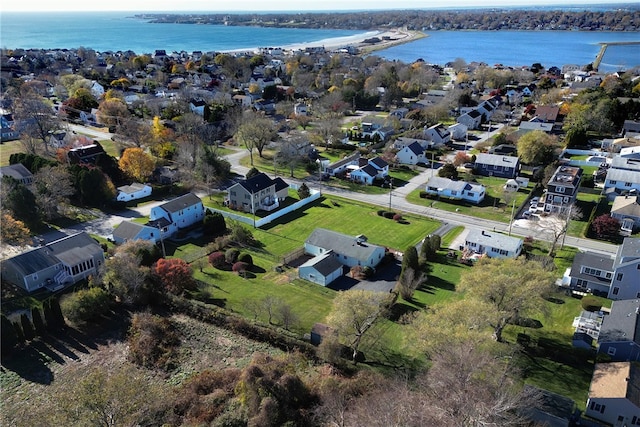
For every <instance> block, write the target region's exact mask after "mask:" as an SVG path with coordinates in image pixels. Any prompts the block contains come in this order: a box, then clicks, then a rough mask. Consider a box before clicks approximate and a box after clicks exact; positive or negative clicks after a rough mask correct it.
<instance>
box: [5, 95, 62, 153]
mask: <svg viewBox="0 0 640 427" xmlns="http://www.w3.org/2000/svg"><path fill="white" fill-rule="evenodd" d="M14 116H15V120H16V127H17V128H18V129H19V130H20V133H21V135H22V139H21V141H22V142H23V145H24V148H25V150H26V151H27V152H29V153H32V154H35V152H36V149H37V146H38V145H39V143H42V144H43V145H44V149H45V152H46V153H49V147H48V144H47V142H48V138H49V136H50V135H51V134H52V133H54V132H56V131H58V130H61V129H62V122H61V121H60V118H59V117H58V116H57V115H56V114H55V112H54V111H53V109H52V108H51V107H50V106H49V105H48V104H47V103H46V102H45V100H44V98H43V97H41V96H40V95H38V94H37V93H35V92H33V91H27V92H26V93H23V94H22V95H21V96H20V97H19V98H17V99H16V100H15V108H14Z"/></svg>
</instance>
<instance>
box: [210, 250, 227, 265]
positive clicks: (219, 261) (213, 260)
mask: <svg viewBox="0 0 640 427" xmlns="http://www.w3.org/2000/svg"><path fill="white" fill-rule="evenodd" d="M226 263H227V261H226V259H225V255H224V252H221V251H216V252H213V253H211V254H209V264H211V265H212V266H213V267H215V268H218V269H220V268H224V266H225V264H226Z"/></svg>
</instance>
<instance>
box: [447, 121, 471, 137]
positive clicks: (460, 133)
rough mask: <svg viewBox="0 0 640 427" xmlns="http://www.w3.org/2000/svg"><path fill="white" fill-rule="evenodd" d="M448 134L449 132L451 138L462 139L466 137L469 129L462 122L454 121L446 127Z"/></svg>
mask: <svg viewBox="0 0 640 427" xmlns="http://www.w3.org/2000/svg"><path fill="white" fill-rule="evenodd" d="M447 130H448V131H449V134H451V138H452V139H455V140H458V141H462V140H465V139H466V138H467V133H468V132H469V129H468V128H467V127H466V126H465V125H464V124H462V123H456V124H453V125H451V126H449V127H448V128H447Z"/></svg>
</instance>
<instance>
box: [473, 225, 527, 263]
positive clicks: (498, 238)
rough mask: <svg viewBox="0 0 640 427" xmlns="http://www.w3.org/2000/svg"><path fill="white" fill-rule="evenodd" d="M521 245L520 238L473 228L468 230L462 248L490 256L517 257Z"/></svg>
mask: <svg viewBox="0 0 640 427" xmlns="http://www.w3.org/2000/svg"><path fill="white" fill-rule="evenodd" d="M522 246H523V241H522V239H519V238H517V237H511V236H507V235H504V234H501V233H496V232H491V233H490V232H488V231H485V230H478V229H475V228H474V229H471V230H469V232H468V233H467V236H466V237H465V242H464V249H466V250H469V251H473V252H475V253H478V254H482V255H485V254H486V255H487V256H488V257H490V258H517V257H518V256H519V255H520V254H521V253H522Z"/></svg>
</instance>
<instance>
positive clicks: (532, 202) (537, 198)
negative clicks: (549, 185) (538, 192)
mask: <svg viewBox="0 0 640 427" xmlns="http://www.w3.org/2000/svg"><path fill="white" fill-rule="evenodd" d="M539 201H540V197H533V198H531V200H529V204H530V205H537V204H538V202H539Z"/></svg>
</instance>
